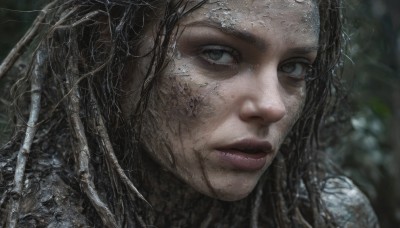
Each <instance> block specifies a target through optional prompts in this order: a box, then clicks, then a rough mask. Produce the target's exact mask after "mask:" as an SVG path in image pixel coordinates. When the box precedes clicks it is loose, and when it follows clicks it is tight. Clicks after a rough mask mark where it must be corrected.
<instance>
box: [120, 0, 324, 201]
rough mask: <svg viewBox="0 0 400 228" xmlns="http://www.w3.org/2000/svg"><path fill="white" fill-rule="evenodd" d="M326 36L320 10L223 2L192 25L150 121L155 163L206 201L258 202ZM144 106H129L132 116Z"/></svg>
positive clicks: (184, 31)
mask: <svg viewBox="0 0 400 228" xmlns="http://www.w3.org/2000/svg"><path fill="white" fill-rule="evenodd" d="M318 27H319V26H318V13H317V9H316V6H315V4H314V3H313V2H312V1H310V0H305V1H303V2H301V3H300V2H296V1H295V0H284V1H283V0H279V1H278V0H271V1H265V0H229V1H228V0H222V1H215V2H214V1H213V2H211V3H207V4H205V5H203V6H202V7H201V8H200V9H198V10H196V11H194V12H193V13H191V14H190V15H188V16H187V17H185V18H183V19H182V21H181V22H180V25H179V28H177V29H178V34H179V35H178V36H177V38H176V39H175V40H173V41H172V45H171V56H172V61H171V62H170V63H169V65H168V66H167V68H166V69H165V71H164V73H163V75H162V76H161V77H159V78H158V79H157V82H156V84H155V86H154V88H153V90H152V93H151V95H150V98H149V103H148V106H147V110H146V111H145V113H144V119H143V126H142V134H141V142H142V144H143V146H144V148H145V149H146V151H147V152H148V154H149V155H150V157H151V158H152V159H154V160H155V161H156V162H157V163H158V164H160V165H161V167H163V168H164V169H165V170H167V172H166V173H172V174H173V176H176V177H178V179H179V180H181V181H182V182H183V183H186V184H187V185H188V186H190V188H193V189H194V190H195V191H196V192H200V193H202V194H204V195H207V196H210V197H213V198H217V199H220V200H224V201H237V200H240V199H243V198H244V197H246V196H247V195H249V194H250V192H251V191H252V190H253V189H254V188H255V186H256V184H257V182H258V180H259V179H260V178H261V176H262V175H263V174H264V173H265V171H266V170H267V169H268V167H269V166H270V164H271V163H272V161H273V159H274V158H275V156H276V154H277V153H278V151H279V148H280V145H281V144H282V143H283V141H284V139H285V136H286V135H287V134H288V132H289V131H290V130H291V128H292V126H293V124H294V123H295V122H296V120H297V119H298V117H299V115H300V113H301V110H302V107H303V104H304V101H305V99H306V97H305V94H306V87H305V79H306V77H307V74H308V73H309V71H310V70H311V67H310V66H311V65H312V64H313V62H314V61H315V58H316V56H317V49H318V33H319V31H318ZM149 37H150V38H152V35H151V32H149ZM148 40H150V41H148V42H147V43H145V44H144V47H143V50H142V51H143V52H145V50H147V49H150V48H151V45H152V43H151V39H148ZM146 61H148V59H146V58H144V59H143V60H142V61H140V62H138V63H137V65H136V66H137V67H136V68H135V69H134V70H133V72H132V74H131V75H132V77H136V78H138V77H137V75H139V76H140V75H143V74H144V72H145V71H146V70H147V69H145V68H144V66H146ZM136 78H135V80H131V82H130V83H129V84H128V85H127V88H128V90H129V91H133V93H135V91H136V92H137V91H138V90H139V88H140V85H141V84H142V83H143V82H142V81H141V80H136ZM135 99H136V98H134V97H132V98H130V99H127V100H126V101H124V102H123V103H125V104H126V105H124V110H123V111H124V112H125V114H126V115H127V116H129V115H131V114H133V112H134V108H133V107H135V105H136V102H137V101H136V100H135ZM165 175H168V174H165ZM150 179H151V174H149V182H151V180H150ZM165 180H167V181H169V180H171V178H166V179H165ZM172 182H173V181H172ZM149 185H151V183H149ZM185 191H186V190H185ZM150 198H151V197H150ZM150 201H152V200H150Z"/></svg>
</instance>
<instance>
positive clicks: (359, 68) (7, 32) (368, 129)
mask: <svg viewBox="0 0 400 228" xmlns="http://www.w3.org/2000/svg"><path fill="white" fill-rule="evenodd" d="M41 2H44V1H39V0H38V1H32V0H1V2H0V61H1V60H2V59H3V58H4V57H5V56H6V55H7V53H8V51H9V50H10V49H11V48H12V47H13V46H14V44H15V43H16V42H17V41H18V40H19V39H20V38H21V36H22V35H23V33H24V31H26V30H27V28H28V27H29V26H30V23H31V22H32V20H33V19H34V18H35V16H37V14H38V11H37V10H38V9H40V5H42V4H41ZM344 9H345V16H346V18H347V19H346V20H347V23H346V26H345V27H346V34H345V39H347V40H348V41H349V44H348V48H347V49H348V50H347V51H346V55H347V58H346V61H345V71H344V76H345V80H346V81H347V82H348V87H349V89H350V90H351V91H352V93H351V97H350V105H349V108H348V109H346V112H347V114H349V115H350V116H351V118H350V119H349V120H348V121H347V122H346V126H345V127H344V128H343V132H340V135H341V136H342V137H340V138H339V139H337V141H336V142H335V143H334V145H335V146H334V147H330V148H329V149H328V152H329V153H331V155H332V157H333V158H334V160H335V161H336V162H337V163H338V164H339V165H340V167H341V169H342V170H343V172H344V173H345V174H346V175H348V176H350V177H351V178H352V179H353V180H354V181H355V182H356V183H357V185H358V186H360V188H361V189H362V190H363V191H364V192H365V193H366V194H367V195H368V197H369V198H370V199H371V202H372V204H373V206H374V208H375V211H376V213H377V214H378V217H379V220H380V223H381V226H382V227H393V228H395V227H396V228H397V227H400V1H399V0H347V1H346V3H345V5H344ZM4 85H5V81H4V80H2V81H1V82H0V94H2V93H1V91H3V92H4V89H3V88H4ZM3 94H4V93H3ZM7 100H8V99H7V98H4V97H3V96H0V143H1V142H4V139H5V136H4V135H5V133H2V132H4V131H5V129H7V121H6V110H5V108H4V107H6V106H7V103H8V101H7Z"/></svg>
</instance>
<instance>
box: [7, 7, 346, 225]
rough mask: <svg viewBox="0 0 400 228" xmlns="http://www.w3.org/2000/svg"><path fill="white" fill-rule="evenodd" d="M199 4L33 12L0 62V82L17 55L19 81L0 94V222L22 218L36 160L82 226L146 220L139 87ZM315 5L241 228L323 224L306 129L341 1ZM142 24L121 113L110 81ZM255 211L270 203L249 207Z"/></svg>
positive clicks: (115, 83)
mask: <svg viewBox="0 0 400 228" xmlns="http://www.w3.org/2000/svg"><path fill="white" fill-rule="evenodd" d="M206 3H207V1H205V0H203V1H195V3H193V2H191V3H190V4H189V3H188V1H183V0H174V1H172V0H167V1H164V0H162V1H161V0H107V1H105V0H104V1H103V0H67V1H61V0H54V1H51V2H50V3H49V4H48V5H46V6H45V7H44V8H43V10H42V11H41V13H40V15H39V16H38V18H37V19H36V21H35V22H34V23H33V25H32V27H31V28H30V30H29V31H28V32H27V33H26V35H25V37H24V38H23V39H22V40H21V41H20V42H19V43H18V45H16V49H14V50H13V51H12V52H11V53H10V54H9V56H8V57H7V58H6V59H5V60H4V61H3V64H2V65H1V68H0V79H2V77H3V76H5V75H7V76H9V77H11V75H12V72H13V69H15V68H18V66H20V65H19V63H18V62H17V60H18V59H22V60H24V61H23V62H24V65H25V66H24V67H22V70H21V75H22V76H21V77H19V78H18V80H17V82H16V83H15V85H14V86H13V88H12V89H11V92H12V97H13V98H15V100H14V102H13V103H12V106H11V107H12V111H13V123H14V129H13V134H12V137H11V139H10V141H9V142H8V143H6V144H5V145H3V146H2V147H1V149H0V151H1V153H0V159H1V160H2V161H5V165H2V166H1V167H0V168H1V173H2V174H1V175H2V176H1V178H2V179H3V180H4V183H5V184H4V185H2V186H1V188H0V192H1V193H2V196H3V197H2V199H1V201H0V208H1V211H2V213H1V214H2V215H1V216H0V217H1V219H2V221H5V222H6V223H7V224H8V225H10V227H13V226H16V224H17V223H18V222H21V221H23V220H24V219H26V217H23V218H21V216H20V213H21V211H22V210H24V208H23V205H22V203H21V202H22V199H23V198H24V197H26V195H27V194H28V193H27V192H26V191H27V190H26V189H27V186H26V184H25V180H26V179H29V180H33V179H35V178H38V179H40V178H42V177H41V176H40V175H39V176H35V175H29V172H31V171H35V170H39V171H43V170H42V168H43V167H47V166H44V165H42V164H41V163H40V162H41V161H42V160H41V159H42V158H43V157H48V158H50V157H51V159H49V161H51V162H52V163H51V164H47V165H48V166H51V167H53V169H54V172H55V173H56V174H57V175H59V176H60V177H61V179H62V180H63V181H64V182H65V183H66V184H67V185H68V186H69V187H70V188H72V189H74V190H75V191H76V192H78V193H80V194H81V195H84V198H83V200H84V203H83V205H84V209H82V211H81V213H82V214H85V215H86V216H88V217H92V218H100V219H93V221H91V225H94V226H95V225H97V226H102V224H103V225H105V226H108V227H117V226H126V227H136V226H145V224H147V223H148V222H149V219H148V218H146V214H147V211H149V210H150V209H151V208H150V207H149V206H148V205H147V202H146V201H145V200H144V197H143V196H142V194H141V191H140V189H139V190H138V188H137V187H136V186H138V183H140V178H141V177H140V172H138V169H135V167H140V166H141V159H140V156H139V155H140V151H141V150H142V148H141V146H140V142H139V138H140V126H141V121H142V116H143V113H144V111H145V110H146V105H147V102H148V99H149V94H150V91H151V90H152V88H153V86H154V83H155V82H156V80H157V78H159V77H160V75H161V74H162V72H163V69H164V68H165V67H166V66H167V64H168V60H169V58H168V53H169V52H170V42H171V41H172V39H173V37H175V35H176V34H175V32H176V29H175V28H176V26H177V24H178V23H179V21H180V20H181V19H182V18H184V17H185V16H186V15H188V14H190V13H191V12H192V11H195V10H196V9H197V8H199V7H201V5H203V4H206ZM317 4H318V9H319V17H320V39H319V42H320V43H319V51H318V56H317V60H316V61H315V63H314V65H313V71H312V73H311V75H310V77H309V78H308V79H307V81H306V87H307V98H306V102H305V106H304V110H303V111H302V113H301V115H300V117H299V119H298V121H297V122H296V124H295V126H294V127H293V129H292V131H291V133H290V134H289V135H288V137H287V139H286V141H285V143H284V144H283V145H282V148H281V153H280V154H279V155H278V156H277V158H276V159H275V161H274V163H273V164H272V165H271V167H270V168H269V169H268V171H267V172H266V174H265V175H264V177H262V178H261V180H260V181H259V184H258V186H257V187H256V189H255V190H254V193H252V194H251V195H250V196H249V197H248V198H247V199H246V200H247V201H248V202H249V203H248V205H249V207H250V208H251V210H250V211H248V212H246V213H248V214H249V215H248V216H247V218H246V219H244V220H245V221H246V222H248V223H249V224H251V226H252V227H256V226H257V224H258V222H259V220H260V221H261V220H263V219H264V220H268V221H270V224H273V225H274V226H275V227H293V226H300V225H311V226H313V227H326V226H329V225H332V226H333V224H334V221H332V220H331V219H332V218H331V216H329V213H328V212H327V211H326V208H324V204H323V203H322V200H321V196H320V191H321V186H320V183H321V182H322V179H323V178H324V172H325V170H324V167H321V165H320V164H321V162H320V159H324V158H323V155H321V153H320V152H319V151H320V150H319V147H318V141H319V140H318V132H319V127H320V125H321V123H322V122H323V121H324V120H325V119H327V118H332V116H334V115H333V113H334V111H335V110H334V108H333V107H335V105H336V102H337V99H338V97H340V92H341V85H340V77H339V75H340V74H338V73H337V72H338V65H339V63H340V57H341V51H342V47H341V42H342V37H341V36H342V30H341V14H340V6H341V5H340V4H341V3H340V0H317ZM158 15H160V16H158ZM149 26H154V28H155V31H156V36H155V44H154V47H153V48H152V49H151V50H150V51H149V52H148V53H146V54H145V56H146V57H149V59H150V62H149V66H148V71H147V72H146V75H145V80H144V83H143V85H142V90H141V94H140V98H139V103H138V106H137V107H136V110H135V112H134V115H132V116H131V117H130V119H126V118H124V117H123V115H122V111H121V106H120V105H121V104H120V100H121V99H122V98H123V97H124V96H126V94H127V92H126V91H124V90H123V89H122V88H123V84H124V82H125V81H126V80H127V78H126V77H127V72H128V71H129V67H130V66H132V64H133V63H134V62H135V61H138V60H139V59H141V58H143V57H145V56H139V55H138V53H139V52H138V49H139V47H140V45H141V43H142V42H143V39H144V36H145V31H146V29H147V28H149ZM21 55H22V57H21ZM19 62H21V61H19ZM2 80H5V79H2ZM27 107H29V109H28V108H27ZM60 167H62V168H60ZM132 167H134V168H132ZM132 169H133V170H132ZM128 170H132V171H128ZM33 173H34V172H33ZM302 185H304V187H302ZM79 186H80V187H79ZM110 186H111V187H110ZM301 189H305V191H306V193H305V195H306V198H307V200H306V201H305V202H303V201H302V200H301V199H300V197H299V195H301V191H302V190H301ZM262 207H267V208H269V209H271V210H270V211H268V212H265V213H261V211H262V210H263V209H261V208H262ZM43 213H44V212H43ZM71 213H72V212H71ZM225 213H226V214H229V213H231V214H232V213H234V210H231V209H227V211H226V212H225ZM232 216H234V214H232V215H229V216H225V218H226V220H227V223H228V222H232V223H234V222H235V221H234V220H232V221H228V218H229V219H232ZM264 217H265V218H264ZM2 225H4V224H2Z"/></svg>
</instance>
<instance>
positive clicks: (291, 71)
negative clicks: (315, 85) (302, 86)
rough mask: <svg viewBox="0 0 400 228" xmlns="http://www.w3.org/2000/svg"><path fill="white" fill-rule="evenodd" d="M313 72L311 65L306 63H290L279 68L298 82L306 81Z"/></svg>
mask: <svg viewBox="0 0 400 228" xmlns="http://www.w3.org/2000/svg"><path fill="white" fill-rule="evenodd" d="M311 70H312V66H311V64H309V63H305V62H289V63H285V64H283V65H281V66H280V67H279V71H281V72H282V73H284V74H285V75H287V76H288V77H291V78H293V79H298V80H304V79H305V78H306V76H307V75H308V74H310V72H311Z"/></svg>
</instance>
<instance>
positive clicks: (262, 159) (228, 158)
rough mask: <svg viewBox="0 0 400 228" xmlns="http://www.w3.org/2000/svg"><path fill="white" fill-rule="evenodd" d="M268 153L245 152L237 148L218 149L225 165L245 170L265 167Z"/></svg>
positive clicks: (218, 154) (220, 158)
mask: <svg viewBox="0 0 400 228" xmlns="http://www.w3.org/2000/svg"><path fill="white" fill-rule="evenodd" d="M267 155H268V154H267V153H264V152H260V153H251V154H249V153H243V152H241V151H237V150H217V156H218V158H219V160H220V161H221V162H222V164H223V165H224V166H228V167H229V168H232V169H237V170H243V171H257V170H260V169H262V168H263V167H264V165H265V163H266V161H267Z"/></svg>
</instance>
